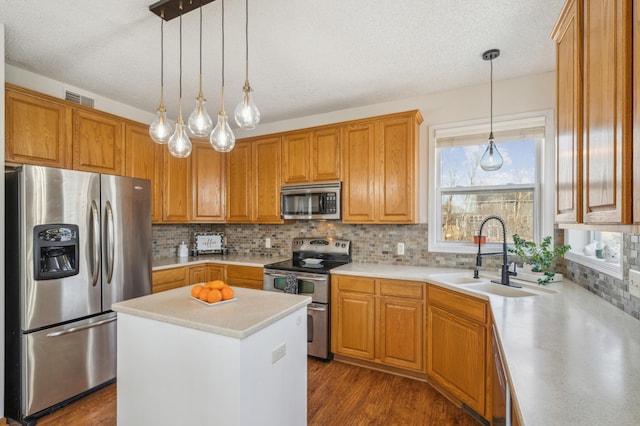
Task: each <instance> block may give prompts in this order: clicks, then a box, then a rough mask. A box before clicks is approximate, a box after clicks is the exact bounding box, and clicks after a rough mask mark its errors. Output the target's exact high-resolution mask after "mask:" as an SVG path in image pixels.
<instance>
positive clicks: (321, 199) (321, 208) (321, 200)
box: [319, 192, 327, 214]
mask: <svg viewBox="0 0 640 426" xmlns="http://www.w3.org/2000/svg"><path fill="white" fill-rule="evenodd" d="M326 196H327V193H326V192H325V193H323V194H320V203H319V204H320V213H321V214H324V213H325V211H324V197H326Z"/></svg>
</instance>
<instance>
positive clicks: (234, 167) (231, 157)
mask: <svg viewBox="0 0 640 426" xmlns="http://www.w3.org/2000/svg"><path fill="white" fill-rule="evenodd" d="M226 155H227V158H226V167H227V171H226V177H227V193H226V201H227V212H226V215H227V216H226V219H227V222H234V223H249V222H251V220H252V218H253V196H252V194H253V190H252V186H253V179H252V173H251V172H252V167H253V162H252V156H251V141H238V142H236V146H235V147H234V148H233V150H232V151H231V152H229V153H227V154H226Z"/></svg>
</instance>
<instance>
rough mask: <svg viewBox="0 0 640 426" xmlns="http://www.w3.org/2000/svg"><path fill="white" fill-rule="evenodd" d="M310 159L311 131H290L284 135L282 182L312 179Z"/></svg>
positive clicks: (302, 181)
mask: <svg viewBox="0 0 640 426" xmlns="http://www.w3.org/2000/svg"><path fill="white" fill-rule="evenodd" d="M310 159H311V138H310V134H309V132H300V133H288V134H285V135H284V136H282V183H304V182H309V181H311V173H310V169H311V168H310V166H309V160H310Z"/></svg>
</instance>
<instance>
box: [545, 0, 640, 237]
mask: <svg viewBox="0 0 640 426" xmlns="http://www.w3.org/2000/svg"><path fill="white" fill-rule="evenodd" d="M632 3H633V2H632V0H610V1H604V2H603V1H595V0H569V1H568V2H567V3H566V4H565V8H564V9H563V11H562V14H561V16H560V18H559V21H558V23H557V25H556V29H555V30H554V33H553V36H554V39H555V40H556V46H557V66H558V81H557V93H558V105H557V107H558V111H557V114H558V129H557V131H558V142H559V143H558V150H557V157H558V164H559V166H558V170H557V173H556V174H557V176H556V177H557V181H558V185H559V186H558V192H559V193H558V199H557V201H558V210H557V212H556V213H557V215H556V218H557V221H558V222H559V223H562V222H572V216H574V215H575V216H576V219H575V222H578V223H580V222H583V223H585V224H595V225H602V224H605V225H624V224H631V223H632V222H633V221H634V205H633V203H634V202H637V203H640V201H638V200H634V186H633V185H634V183H633V182H634V179H633V176H634V170H633V168H634V163H635V161H636V160H638V162H637V163H635V168H636V169H637V168H638V165H639V164H638V163H640V156H638V157H637V159H635V158H634V155H637V150H638V149H634V145H635V147H639V146H640V138H639V137H638V136H636V135H635V134H634V133H632V132H633V129H634V127H637V128H638V129H640V125H638V124H637V123H634V122H633V121H632V109H633V103H634V102H635V103H636V108H635V110H633V111H637V109H638V107H637V103H638V101H637V96H636V93H635V92H633V91H632V88H633V86H632V84H636V85H637V83H636V82H635V81H633V83H632V80H635V79H634V78H632V76H633V74H634V73H636V74H637V70H635V69H634V68H633V66H634V64H633V63H634V60H635V62H636V64H637V61H638V60H637V59H635V57H634V51H633V49H634V48H637V47H636V46H633V40H632V37H633V36H634V33H635V36H636V37H637V31H638V28H637V26H638V21H637V20H634V19H633V13H634V12H633V10H634V8H633V7H632ZM635 9H637V8H635ZM634 25H635V27H636V28H635V29H634ZM581 70H583V74H582V80H580V76H581V74H580V72H581ZM636 87H637V86H636ZM580 113H582V117H580ZM636 117H639V118H640V113H636ZM580 138H582V147H580ZM576 162H577V163H576ZM580 163H581V166H582V180H580V176H579V172H580V170H579V167H580V166H579V164H580ZM570 164H575V170H576V173H574V172H573V171H571V170H568V167H566V165H570ZM565 167H566V168H565ZM635 173H636V175H637V177H638V178H640V172H637V171H636V172H635ZM572 180H575V182H573V183H572ZM636 182H637V181H636ZM581 183H582V186H581ZM570 185H571V187H570ZM636 185H637V183H636ZM573 192H575V194H573ZM635 192H636V193H637V192H638V191H637V190H636V191H635ZM580 197H582V214H581V215H580V211H579V207H578V206H577V205H576V206H575V207H573V204H575V203H578V202H579V201H580ZM638 197H639V196H637V195H636V197H635V198H636V199H637V198H638ZM637 211H638V216H637V217H635V221H636V222H638V221H640V204H638V210H637Z"/></svg>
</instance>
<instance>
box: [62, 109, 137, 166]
mask: <svg viewBox="0 0 640 426" xmlns="http://www.w3.org/2000/svg"><path fill="white" fill-rule="evenodd" d="M124 165H125V152H124V121H123V120H122V119H120V118H118V117H115V116H112V115H109V114H105V113H101V112H99V111H89V110H84V109H76V110H74V111H73V169H74V170H84V171H87V172H96V173H107V174H111V175H119V176H123V175H124Z"/></svg>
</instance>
